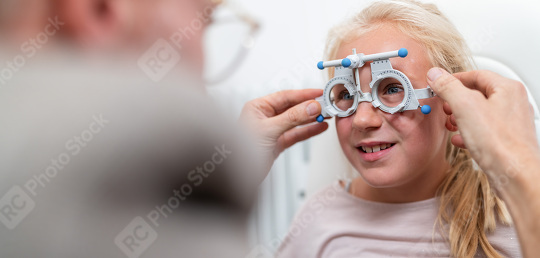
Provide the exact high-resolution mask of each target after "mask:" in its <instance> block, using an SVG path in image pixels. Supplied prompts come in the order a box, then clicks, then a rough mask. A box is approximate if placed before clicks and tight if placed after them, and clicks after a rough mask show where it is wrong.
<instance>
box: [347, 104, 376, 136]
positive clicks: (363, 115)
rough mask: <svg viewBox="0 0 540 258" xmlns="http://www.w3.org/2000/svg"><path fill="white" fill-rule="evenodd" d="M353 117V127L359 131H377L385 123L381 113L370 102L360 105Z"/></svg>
mask: <svg viewBox="0 0 540 258" xmlns="http://www.w3.org/2000/svg"><path fill="white" fill-rule="evenodd" d="M353 116H354V117H353V123H352V126H353V128H354V129H356V130H359V131H369V130H371V129H377V128H379V127H381V125H382V122H383V121H382V117H381V114H380V112H379V111H378V109H377V108H375V107H373V105H372V104H371V103H370V102H361V103H359V104H358V108H357V109H356V113H355V114H354V115H353Z"/></svg>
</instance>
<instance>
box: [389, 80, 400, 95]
mask: <svg viewBox="0 0 540 258" xmlns="http://www.w3.org/2000/svg"><path fill="white" fill-rule="evenodd" d="M402 91H403V86H401V85H400V84H397V83H394V84H389V85H388V86H386V92H385V94H388V95H391V94H396V93H400V92H402Z"/></svg>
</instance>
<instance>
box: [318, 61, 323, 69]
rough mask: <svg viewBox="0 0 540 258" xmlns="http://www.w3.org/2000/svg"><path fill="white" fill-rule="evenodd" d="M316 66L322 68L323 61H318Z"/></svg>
mask: <svg viewBox="0 0 540 258" xmlns="http://www.w3.org/2000/svg"><path fill="white" fill-rule="evenodd" d="M317 68H319V69H321V70H323V69H324V65H323V61H320V62H319V63H317Z"/></svg>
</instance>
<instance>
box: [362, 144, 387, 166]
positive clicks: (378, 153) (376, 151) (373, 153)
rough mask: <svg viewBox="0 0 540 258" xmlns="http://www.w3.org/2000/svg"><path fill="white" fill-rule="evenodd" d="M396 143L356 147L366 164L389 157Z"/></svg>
mask: <svg viewBox="0 0 540 258" xmlns="http://www.w3.org/2000/svg"><path fill="white" fill-rule="evenodd" d="M394 145H396V144H395V143H378V144H366V145H360V146H358V147H356V149H357V150H358V152H359V153H360V157H361V158H362V159H363V160H364V161H366V162H374V161H377V160H379V159H381V158H383V157H385V156H387V155H388V154H389V153H390V152H391V151H392V148H393V147H394Z"/></svg>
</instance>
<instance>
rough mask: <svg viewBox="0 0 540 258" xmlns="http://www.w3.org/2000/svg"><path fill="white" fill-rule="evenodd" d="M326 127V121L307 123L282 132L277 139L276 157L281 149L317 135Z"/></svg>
mask: <svg viewBox="0 0 540 258" xmlns="http://www.w3.org/2000/svg"><path fill="white" fill-rule="evenodd" d="M326 129H328V123H326V122H322V123H316V124H311V125H307V126H304V127H298V128H294V129H291V130H289V131H287V132H285V133H283V135H281V136H280V137H279V139H278V141H277V148H276V152H277V153H275V155H276V157H277V156H278V155H279V153H281V152H282V151H283V150H285V149H287V148H289V147H291V146H293V145H294V144H296V143H297V142H301V141H304V140H307V139H309V138H311V137H313V136H315V135H318V134H320V133H322V132H324V131H326Z"/></svg>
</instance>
